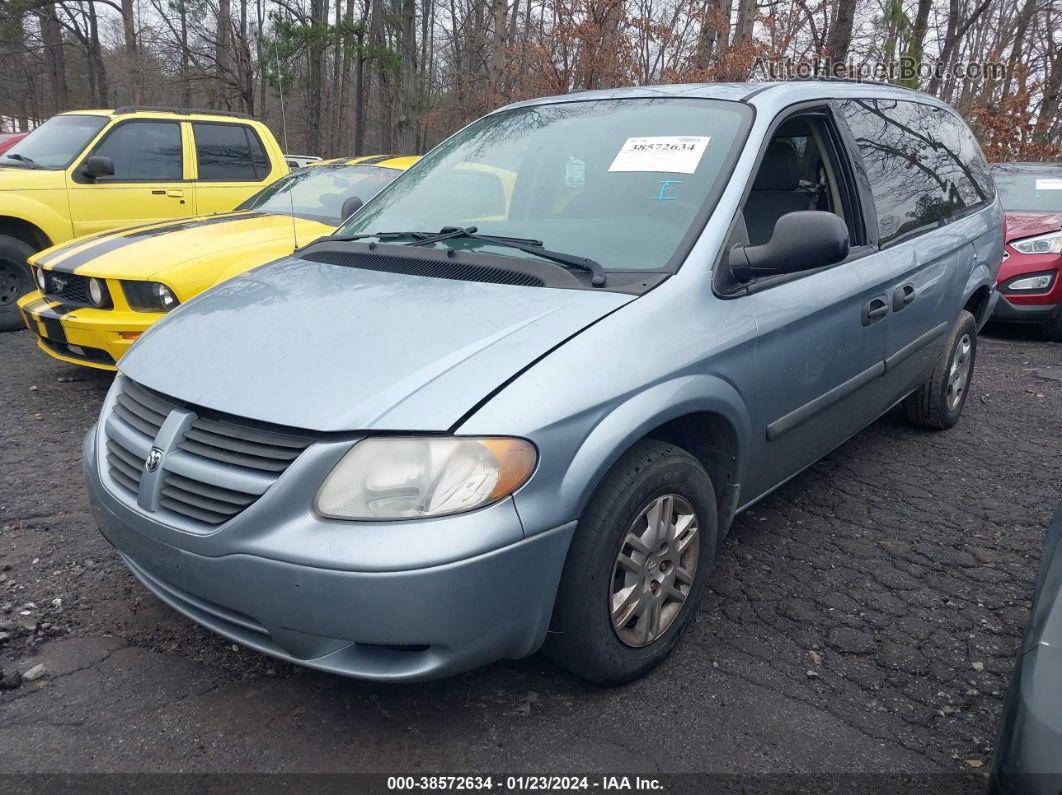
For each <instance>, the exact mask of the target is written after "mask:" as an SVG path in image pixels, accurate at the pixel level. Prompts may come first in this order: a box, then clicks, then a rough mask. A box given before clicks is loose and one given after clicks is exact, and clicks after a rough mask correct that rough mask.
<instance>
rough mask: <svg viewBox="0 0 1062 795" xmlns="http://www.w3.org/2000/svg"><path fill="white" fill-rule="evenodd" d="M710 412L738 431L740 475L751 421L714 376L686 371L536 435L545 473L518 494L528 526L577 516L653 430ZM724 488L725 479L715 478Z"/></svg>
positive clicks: (539, 526) (545, 525)
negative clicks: (608, 475) (609, 474)
mask: <svg viewBox="0 0 1062 795" xmlns="http://www.w3.org/2000/svg"><path fill="white" fill-rule="evenodd" d="M694 413H709V414H714V415H717V416H718V417H720V418H721V419H722V420H724V421H725V422H726V423H727V424H728V425H729V427H730V430H731V432H732V433H733V436H734V440H735V442H736V444H735V448H736V449H735V454H736V455H737V462H736V467H735V473H736V475H735V476H736V480H737V482H738V483H740V482H741V481H742V480H743V479H744V472H745V468H746V466H747V462H746V459H745V457H744V455H743V454H742V453H743V452H744V451H746V450H748V449H749V439H750V434H751V428H752V422H751V418H750V416H749V412H748V408H747V407H746V402H745V400H744V399H743V398H742V396H741V394H740V393H739V392H738V390H737V389H736V388H735V387H734V386H733V385H732V384H730V383H729V382H727V381H725V380H724V379H722V378H720V377H718V376H713V375H685V376H680V377H676V378H674V379H670V380H668V381H663V382H660V383H657V384H654V385H652V386H650V387H648V388H646V389H644V390H641V391H639V392H637V393H636V394H632V395H629V396H627V397H626V398H624V399H622V400H621V401H619V402H617V403H615V404H612V405H608V406H604V407H601V408H600V409H599V410H597V411H594V412H589V413H583V414H581V415H578V416H573V417H569V418H566V419H565V420H563V421H561V422H559V423H558V424H556V425H553V426H551V427H549V428H545V429H542V430H540V431H537V432H532V433H530V434H529V437H530V438H531V440H532V441H534V442H535V443H536V444H537V445H538V447H539V450H540V451H542V459H541V462H540V466H539V471H538V472H537V473H536V475H535V477H533V478H532V479H531V481H530V482H529V483H528V484H527V486H525V487H524V488H523V489H522V490H521V491H520V492H518V493H517V495H516V506H517V510H518V511H519V512H520V515H521V518H522V519H523V522H524V527H525V530H526V532H527V533H528V534H529V535H530V534H534V533H536V532H540V531H541V530H544V529H548V528H550V527H554V526H556V525H557V524H560V523H564V522H568V521H571V520H572V519H576V518H577V517H578V516H579V515H580V514H581V513H582V511H583V509H584V507H585V506H586V503H587V502H588V501H589V499H590V497H591V495H592V494H593V492H594V490H595V489H596V488H597V486H598V484H599V483H600V482H601V480H602V478H603V477H604V476H605V474H606V473H607V472H608V470H609V469H610V468H611V467H612V466H613V465H614V464H615V463H616V461H617V460H618V459H619V458H620V456H622V455H623V453H624V452H626V451H627V450H628V449H630V447H631V446H632V445H633V444H634V443H635V442H637V441H638V440H639V439H641V438H643V437H645V436H646V435H647V434H648V433H649V432H650V431H652V430H653V429H654V428H657V427H659V426H661V425H663V424H664V423H666V422H669V421H670V420H673V419H676V418H678V417H682V416H684V415H687V414H694ZM715 485H716V487H717V488H718V489H720V494H719V495H717V496H722V495H721V490H722V488H723V487H724V486H725V485H726V484H715Z"/></svg>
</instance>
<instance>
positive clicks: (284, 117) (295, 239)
mask: <svg viewBox="0 0 1062 795" xmlns="http://www.w3.org/2000/svg"><path fill="white" fill-rule="evenodd" d="M273 57H274V59H276V62H277V90H278V91H279V93H280V133H281V136H282V137H283V138H284V158H285V159H287V156H288V152H289V151H290V150H289V149H288V114H287V112H286V111H285V109H284V73H283V72H282V71H281V70H280V45H279V44H277V39H276V37H275V36H274V38H273ZM288 205H289V206H290V207H291V245H292V253H294V252H296V251H298V250H299V233H298V231H297V230H296V227H295V199H294V198H292V195H291V186H290V185H289V186H288Z"/></svg>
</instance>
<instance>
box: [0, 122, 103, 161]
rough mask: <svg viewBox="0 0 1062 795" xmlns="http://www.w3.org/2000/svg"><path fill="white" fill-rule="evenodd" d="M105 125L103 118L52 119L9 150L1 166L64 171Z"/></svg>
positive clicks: (4, 155)
mask: <svg viewBox="0 0 1062 795" xmlns="http://www.w3.org/2000/svg"><path fill="white" fill-rule="evenodd" d="M106 123H107V119H106V118H104V117H103V116H85V115H82V114H71V115H70V116H52V118H50V119H48V121H46V122H45V123H44V124H42V125H41V126H40V127H38V128H37V129H36V130H34V131H33V132H31V133H30V134H29V135H27V136H26V137H25V138H23V139H22V140H21V141H19V142H18V143H16V144H15V145H14V146H13V147H11V148H10V149H8V150H7V152H5V153H4V154H3V158H4V159H3V160H2V161H0V162H2V163H3V164H4V165H15V166H18V165H20V164H22V165H26V166H30V165H37V166H40V167H41V168H66V167H67V166H68V165H70V163H71V162H72V161H73V160H74V158H75V157H77V156H78V155H79V154H80V153H81V150H82V149H84V148H85V145H86V144H88V142H89V141H91V140H92V139H93V138H94V137H95V136H96V133H98V132H99V131H100V130H101V129H103V125H104V124H106ZM26 161H30V162H28V163H27V162H26Z"/></svg>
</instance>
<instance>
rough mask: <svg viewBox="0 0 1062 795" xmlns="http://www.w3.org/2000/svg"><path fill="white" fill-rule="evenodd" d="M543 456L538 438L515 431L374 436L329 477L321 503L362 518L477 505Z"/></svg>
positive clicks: (329, 512)
mask: <svg viewBox="0 0 1062 795" xmlns="http://www.w3.org/2000/svg"><path fill="white" fill-rule="evenodd" d="M537 458H538V454H537V452H536V451H535V448H534V445H532V444H531V443H530V442H528V441H525V440H523V439H514V438H511V437H473V436H374V437H369V438H368V439H364V440H363V441H360V442H358V443H357V444H356V445H354V447H352V448H351V450H350V452H348V453H347V454H346V455H345V456H343V458H342V459H341V460H340V462H339V463H338V464H336V466H335V468H334V469H333V470H332V472H331V473H330V474H329V475H328V477H327V478H325V482H324V484H323V485H322V486H321V490H320V491H319V492H318V493H317V510H318V512H319V513H321V514H323V515H324V516H329V517H332V518H336V519H357V520H362V521H386V520H393V519H423V518H426V517H429V516H444V515H446V514H452V513H462V512H464V511H471V510H473V509H475V508H480V507H482V506H484V505H489V504H490V503H492V502H497V501H498V500H500V499H502V498H504V497H507V496H509V495H510V494H512V493H513V492H514V491H516V490H517V489H518V488H520V487H521V486H522V485H524V483H526V482H527V479H528V478H529V477H531V473H532V472H533V471H534V469H535V463H536V461H537Z"/></svg>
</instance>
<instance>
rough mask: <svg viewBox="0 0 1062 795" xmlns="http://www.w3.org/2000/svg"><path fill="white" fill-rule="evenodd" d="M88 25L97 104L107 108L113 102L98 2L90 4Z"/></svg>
mask: <svg viewBox="0 0 1062 795" xmlns="http://www.w3.org/2000/svg"><path fill="white" fill-rule="evenodd" d="M88 27H89V36H88V38H89V58H90V59H91V60H92V63H93V64H94V66H95V70H96V89H97V91H98V92H99V95H98V96H97V97H96V104H98V106H99V107H101V108H106V107H107V106H109V105H110V104H111V102H110V93H111V90H110V85H109V84H108V82H107V66H106V64H104V62H103V48H102V47H101V46H100V24H99V17H97V16H96V4H95V3H89V4H88Z"/></svg>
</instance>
